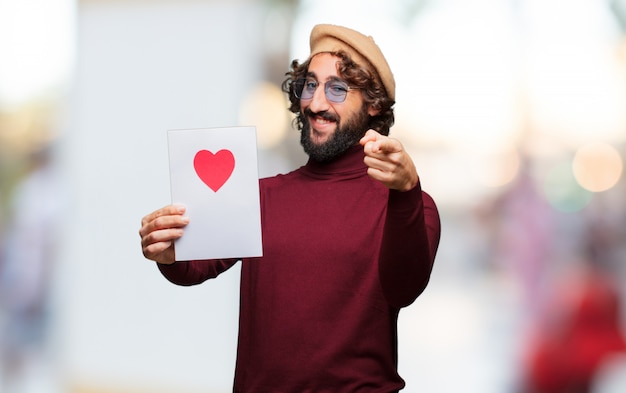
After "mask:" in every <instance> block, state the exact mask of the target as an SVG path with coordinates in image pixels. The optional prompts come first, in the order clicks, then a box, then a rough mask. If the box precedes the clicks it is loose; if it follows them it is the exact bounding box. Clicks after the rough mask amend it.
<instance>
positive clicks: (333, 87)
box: [328, 82, 348, 95]
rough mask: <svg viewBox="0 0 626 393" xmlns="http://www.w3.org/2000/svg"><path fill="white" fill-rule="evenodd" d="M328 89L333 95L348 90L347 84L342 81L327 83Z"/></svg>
mask: <svg viewBox="0 0 626 393" xmlns="http://www.w3.org/2000/svg"><path fill="white" fill-rule="evenodd" d="M328 91H329V92H330V93H332V94H334V95H342V94H345V93H347V92H348V86H346V85H344V84H343V83H339V82H334V83H330V84H329V85H328Z"/></svg>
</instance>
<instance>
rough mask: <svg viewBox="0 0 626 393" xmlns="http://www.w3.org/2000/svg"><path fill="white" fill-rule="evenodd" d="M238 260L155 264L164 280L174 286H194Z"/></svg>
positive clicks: (223, 270)
mask: <svg viewBox="0 0 626 393" xmlns="http://www.w3.org/2000/svg"><path fill="white" fill-rule="evenodd" d="M237 261H238V259H214V260H198V261H185V262H175V263H173V264H171V265H163V264H157V266H158V268H159V271H160V272H161V274H163V276H165V278H167V279H168V280H169V281H170V282H172V283H174V284H176V285H184V286H190V285H196V284H200V283H202V282H204V281H206V280H208V279H211V278H215V277H217V276H218V275H220V274H221V273H223V272H225V271H226V270H228V269H230V268H231V267H232V266H233V265H234V264H235V263H237Z"/></svg>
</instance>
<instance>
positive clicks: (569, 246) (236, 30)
mask: <svg viewBox="0 0 626 393" xmlns="http://www.w3.org/2000/svg"><path fill="white" fill-rule="evenodd" d="M317 23H334V24H341V25H346V26H349V27H352V28H355V29H357V30H360V31H362V32H364V33H366V34H368V35H372V36H374V37H375V39H376V41H377V43H378V44H379V45H380V46H381V47H382V49H383V51H384V52H385V54H386V56H387V58H388V61H389V63H390V65H391V67H392V69H393V71H394V74H395V77H396V82H397V86H398V88H397V104H396V125H395V126H394V127H393V128H392V136H395V137H396V138H399V139H400V140H401V141H402V142H403V143H404V145H405V146H406V148H407V149H408V150H409V151H410V152H411V154H412V156H413V158H414V160H415V162H416V164H417V167H418V171H419V173H420V176H421V179H422V184H423V188H424V189H425V190H426V191H428V192H429V193H430V194H431V195H432V196H433V197H434V199H435V201H437V203H438V206H439V209H440V213H441V216H442V228H443V231H442V239H441V245H440V248H439V254H438V256H437V261H436V266H435V269H434V271H433V276H432V279H431V283H430V286H429V287H428V288H427V290H426V291H425V293H424V294H423V295H422V296H421V297H420V298H419V299H418V300H417V301H416V302H415V303H414V304H413V305H412V306H410V307H408V308H407V309H405V310H403V311H402V312H401V314H400V326H399V336H400V338H399V340H400V346H399V369H400V373H401V375H402V376H403V377H404V378H405V379H406V382H407V388H406V389H405V391H407V392H436V393H440V392H442V393H447V392H450V393H452V392H455V393H456V392H470V393H473V392H475V393H490V392H493V393H506V392H511V393H517V392H519V393H523V392H526V393H530V392H551V393H558V392H570V393H573V392H592V393H617V392H624V391H626V352H625V348H626V345H625V344H624V334H625V330H624V322H625V320H624V300H625V299H624V295H625V294H624V288H625V287H626V285H624V284H626V181H625V179H624V174H623V172H624V159H625V157H626V110H625V108H626V36H625V35H626V1H625V0H390V1H385V2H383V1H373V0H358V1H357V0H342V1H336V0H333V1H331V0H315V1H313V0H256V1H254V0H235V1H233V0H228V1H226V0H176V1H175V0H150V1H148V0H107V1H104V0H83V1H77V0H19V1H17V0H0V356H1V357H0V392H3V393H16V392H20V393H22V392H36V393H48V392H51V393H57V392H60V393H66V392H67V393H118V392H119V393H122V392H123V393H170V392H172V393H173V392H177V393H196V392H216V393H217V392H228V391H230V390H231V383H232V378H233V368H234V361H235V349H236V337H237V336H236V335H237V308H238V282H239V281H238V274H239V270H238V269H231V270H230V271H228V272H227V273H225V274H224V275H222V276H221V277H220V278H219V279H218V280H214V281H212V282H209V283H205V284H204V285H201V286H197V287H193V288H182V287H176V286H174V285H172V284H170V283H168V282H167V281H166V280H165V279H163V277H161V276H160V274H159V273H158V271H157V269H156V268H155V266H154V264H153V263H151V262H149V261H146V260H145V259H144V258H143V256H142V254H141V249H140V241H139V236H138V230H139V227H140V220H141V218H142V217H143V216H144V215H145V214H147V213H149V212H151V211H153V210H155V209H157V208H159V207H161V206H163V205H166V204H168V203H169V202H170V195H169V171H168V158H167V141H166V130H167V129H171V128H204V127H219V126H230V125H255V126H256V127H257V132H258V147H259V172H260V175H261V176H263V177H265V176H271V175H274V174H276V173H284V172H287V171H290V170H292V169H294V168H296V167H298V166H300V165H302V164H303V163H304V162H305V160H306V157H305V156H304V154H303V153H302V152H301V148H300V146H299V144H298V135H297V131H295V130H294V129H293V128H292V127H291V117H290V116H289V115H288V114H287V110H286V107H287V103H286V101H285V97H284V96H283V94H282V93H281V92H280V87H279V86H280V83H281V82H282V80H283V78H284V73H285V72H286V70H287V68H288V66H289V63H290V61H291V60H292V59H294V58H297V59H305V58H306V57H307V55H308V35H309V32H310V30H311V28H312V26H313V25H315V24H317Z"/></svg>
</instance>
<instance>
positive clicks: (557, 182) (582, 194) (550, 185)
mask: <svg viewBox="0 0 626 393" xmlns="http://www.w3.org/2000/svg"><path fill="white" fill-rule="evenodd" d="M543 192H544V195H545V197H546V199H547V200H548V201H549V202H550V204H551V205H552V207H554V208H555V209H556V210H558V211H561V212H569V213H571V212H578V211H580V210H582V209H583V208H584V207H585V206H587V204H588V203H589V202H590V201H591V198H592V196H593V193H592V192H590V191H588V190H585V189H584V188H582V187H581V186H580V185H579V184H578V182H577V181H576V178H575V177H574V173H573V172H572V165H571V164H570V163H569V162H568V161H566V160H562V161H560V162H558V163H556V164H555V165H553V166H552V167H551V168H549V169H548V171H547V172H546V174H545V178H544V179H543Z"/></svg>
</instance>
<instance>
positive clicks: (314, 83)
mask: <svg viewBox="0 0 626 393" xmlns="http://www.w3.org/2000/svg"><path fill="white" fill-rule="evenodd" d="M304 88H305V89H308V90H315V89H316V88H317V81H315V80H313V79H307V80H306V81H305V82H304Z"/></svg>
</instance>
